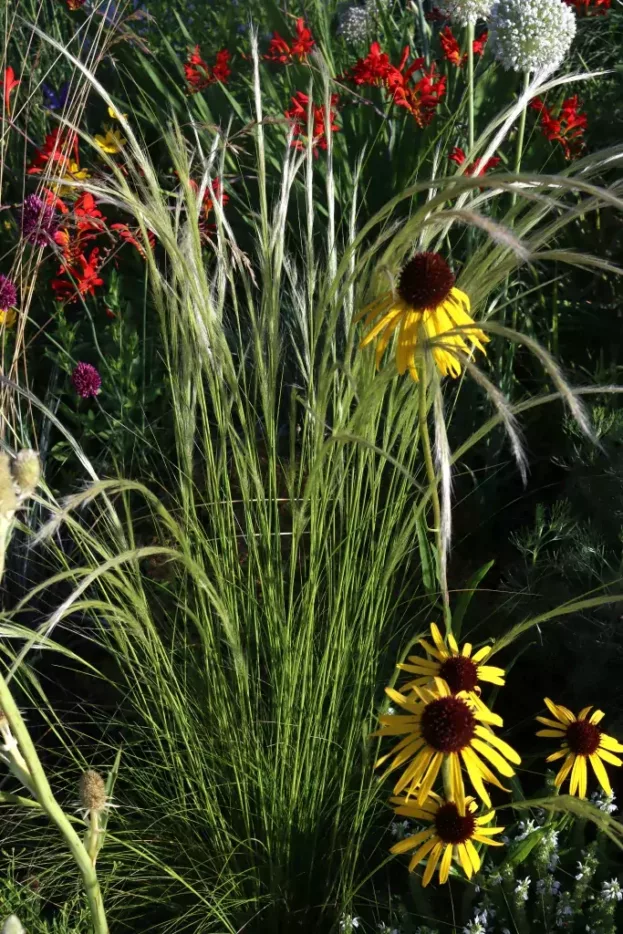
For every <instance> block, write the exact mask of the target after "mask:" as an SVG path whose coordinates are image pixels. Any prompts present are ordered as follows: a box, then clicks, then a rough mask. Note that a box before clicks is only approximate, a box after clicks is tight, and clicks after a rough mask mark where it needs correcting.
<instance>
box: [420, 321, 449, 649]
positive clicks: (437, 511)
mask: <svg viewBox="0 0 623 934" xmlns="http://www.w3.org/2000/svg"><path fill="white" fill-rule="evenodd" d="M422 337H423V352H422V354H421V356H420V359H419V360H418V365H419V367H420V382H419V386H418V422H419V432H420V441H421V443H422V455H423V457H424V466H425V467H426V477H427V480H428V488H429V490H430V498H431V503H432V507H433V525H434V527H433V529H432V531H433V532H434V533H435V542H436V546H437V576H438V578H439V586H440V587H441V593H442V598H443V615H444V621H445V624H446V632H452V618H451V615H450V596H449V594H448V581H447V577H446V561H445V557H444V556H445V553H446V549H447V543H446V542H444V541H443V535H442V524H441V502H440V500H439V490H438V488H437V473H436V471H435V465H434V463H433V452H432V448H431V443H430V434H429V431H428V404H427V403H428V398H427V396H428V393H427V389H428V382H429V379H428V367H427V360H426V354H427V351H426V349H425V348H426V344H425V340H426V338H425V336H424V335H423V336H422Z"/></svg>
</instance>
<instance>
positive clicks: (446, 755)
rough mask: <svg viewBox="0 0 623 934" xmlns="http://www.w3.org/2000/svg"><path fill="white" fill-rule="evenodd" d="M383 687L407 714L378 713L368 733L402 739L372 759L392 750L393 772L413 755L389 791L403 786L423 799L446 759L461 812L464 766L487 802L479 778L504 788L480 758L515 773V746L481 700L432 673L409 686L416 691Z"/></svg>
mask: <svg viewBox="0 0 623 934" xmlns="http://www.w3.org/2000/svg"><path fill="white" fill-rule="evenodd" d="M385 692H386V694H387V695H388V696H389V697H390V698H391V699H392V701H394V703H396V704H398V705H399V706H400V707H402V708H403V709H404V710H405V711H406V716H405V715H404V714H383V715H382V716H381V717H379V720H380V722H381V728H380V729H379V730H378V731H377V732H376V733H373V734H372V735H373V736H402V737H403V739H401V740H400V742H399V743H397V745H396V746H394V748H393V749H392V750H391V751H390V752H389V753H387V755H385V756H382V757H381V758H380V759H379V760H378V762H377V763H376V765H377V766H380V765H382V764H383V763H384V762H386V761H387V760H388V759H390V758H392V756H393V762H392V764H391V766H390V768H389V771H390V772H393V771H394V769H398V768H400V767H401V766H404V765H405V764H406V763H407V762H409V760H410V759H412V760H413V761H412V762H411V763H410V764H409V765H408V767H407V768H405V770H404V772H403V774H402V776H401V778H400V779H399V781H398V782H397V783H396V785H395V787H394V794H396V795H398V794H400V793H401V792H402V791H404V790H405V789H406V790H407V797H414V798H415V799H416V801H417V804H418V805H422V804H423V803H424V802H425V801H426V799H427V798H428V796H429V795H430V793H431V790H432V788H433V785H434V784H435V781H436V780H437V777H438V775H439V772H440V770H441V767H442V765H443V764H444V762H445V761H446V760H448V766H447V767H448V775H449V788H450V797H451V798H452V800H453V801H456V804H457V806H458V808H459V810H460V812H461V813H462V814H464V813H465V786H464V784H463V774H462V769H463V767H465V769H466V770H467V775H468V778H469V780H470V782H471V783H472V785H473V786H474V789H475V790H476V793H477V794H478V796H479V797H480V798H481V799H482V800H483V801H484V802H485V804H486V805H487V806H488V807H490V806H491V799H490V798H489V795H488V793H487V791H486V789H485V786H484V782H490V783H491V784H493V785H496V786H497V787H498V788H501V789H502V790H503V791H507V790H508V789H506V788H504V786H503V785H502V784H501V783H500V781H499V779H498V778H497V777H496V775H494V773H493V772H492V771H491V769H490V768H489V766H488V765H487V764H486V763H485V762H484V761H483V759H482V758H481V756H484V758H485V759H486V760H488V762H490V763H491V765H493V766H494V767H495V768H496V769H497V771H498V772H499V773H500V774H501V775H504V776H506V777H507V778H510V777H511V776H513V775H514V774H515V772H514V770H513V768H512V767H511V765H510V764H509V763H510V762H512V763H514V764H515V765H519V763H520V762H521V759H520V757H519V756H518V755H517V753H516V752H515V750H514V749H513V748H512V747H511V746H509V745H508V743H506V742H504V740H503V739H500V738H499V737H498V736H496V735H495V733H494V732H493V730H492V729H491V727H492V726H502V725H503V722H502V719H501V717H499V716H498V715H497V714H494V713H491V711H490V710H487V708H486V707H484V705H479V706H477V705H476V704H475V703H474V701H473V700H472V699H471V698H470V696H469V694H467V692H465V691H463V692H461V693H460V694H453V693H452V692H451V691H450V688H449V687H448V685H447V684H446V682H445V681H443V680H442V679H441V678H435V679H434V687H433V688H432V689H431V688H430V687H416V688H414V694H415V697H413V695H411V696H409V697H405V695H404V694H401V693H399V692H398V691H395V690H394V689H393V688H385ZM507 760H508V761H507Z"/></svg>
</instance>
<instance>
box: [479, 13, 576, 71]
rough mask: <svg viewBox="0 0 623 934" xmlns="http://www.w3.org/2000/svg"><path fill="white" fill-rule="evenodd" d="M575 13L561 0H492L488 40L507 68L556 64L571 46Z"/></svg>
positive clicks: (525, 69)
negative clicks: (493, 1)
mask: <svg viewBox="0 0 623 934" xmlns="http://www.w3.org/2000/svg"><path fill="white" fill-rule="evenodd" d="M575 30H576V19H575V13H574V12H573V10H572V8H571V7H569V6H566V5H565V4H564V3H561V0H495V3H494V4H493V6H492V8H491V19H490V23H489V42H490V45H491V49H492V51H493V54H494V55H495V57H496V58H497V60H498V61H499V62H500V63H501V64H502V65H503V67H504V68H506V70H507V71H509V70H511V69H512V70H513V71H522V72H530V71H540V70H541V69H544V68H548V69H554V68H557V67H558V66H559V65H560V63H561V62H562V61H563V59H564V57H565V56H566V54H567V52H568V51H569V49H570V47H571V43H572V42H573V38H574V36H575Z"/></svg>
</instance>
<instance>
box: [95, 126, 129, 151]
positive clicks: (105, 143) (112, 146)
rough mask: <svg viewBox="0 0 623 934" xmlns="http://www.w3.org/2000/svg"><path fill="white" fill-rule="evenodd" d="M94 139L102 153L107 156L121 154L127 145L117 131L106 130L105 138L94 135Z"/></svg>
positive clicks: (98, 134)
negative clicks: (105, 153)
mask: <svg viewBox="0 0 623 934" xmlns="http://www.w3.org/2000/svg"><path fill="white" fill-rule="evenodd" d="M94 138H95V142H96V143H97V145H98V146H99V148H100V149H101V150H102V152H107V153H108V154H109V155H115V154H116V153H118V152H121V150H122V149H123V147H124V146H125V144H126V143H127V139H126V138H125V137H124V136H122V135H121V133H120V132H119V130H107V131H106V136H102V134H101V133H96V134H95V137H94Z"/></svg>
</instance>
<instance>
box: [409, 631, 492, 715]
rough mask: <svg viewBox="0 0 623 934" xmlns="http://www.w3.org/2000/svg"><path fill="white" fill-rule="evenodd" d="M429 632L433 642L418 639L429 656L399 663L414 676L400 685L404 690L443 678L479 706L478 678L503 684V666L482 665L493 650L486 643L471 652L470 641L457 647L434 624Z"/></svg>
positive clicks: (449, 634) (416, 657)
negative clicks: (465, 692) (465, 693)
mask: <svg viewBox="0 0 623 934" xmlns="http://www.w3.org/2000/svg"><path fill="white" fill-rule="evenodd" d="M430 634H431V636H432V640H433V643H434V644H433V645H431V644H430V642H428V641H427V640H426V639H420V640H419V643H420V645H421V646H422V648H423V649H424V651H425V652H426V654H427V655H428V656H430V658H421V657H420V656H418V655H409V657H408V661H407V662H402V663H400V664H399V665H398V667H399V668H401V669H402V670H403V671H408V672H410V673H411V674H414V675H416V677H415V678H414V680H413V681H409V682H408V683H407V684H405V685H404V686H403V688H402V690H403V691H405V690H410V689H414V688H416V687H423V686H424V685H426V684H429V683H430V681H431V680H432V679H433V678H442V679H443V680H444V681H445V682H446V684H447V685H448V687H449V688H450V691H451V692H452V693H453V694H460V692H461V691H467V693H468V694H469V696H470V698H471V699H472V700H473V701H474V703H475V704H476V705H477V706H478V705H479V704H482V701H481V700H480V686H479V685H480V682H481V681H488V682H489V683H490V684H497V685H499V686H502V685H504V684H505V681H504V675H505V671H504V669H503V668H496V667H495V666H494V665H484V664H482V663H483V662H484V661H485V659H486V658H487V656H488V655H490V654H491V652H492V651H493V646H491V645H486V646H484V647H483V648H481V649H478V651H477V652H474V654H473V655H472V645H471V643H470V642H466V643H465V644H464V645H463V647H462V648H461V649H460V648H459V646H458V644H457V641H456V639H455V638H454V636H453V635H452V633H451V632H450V633H448V635H447V636H446V639H445V640H444V638H443V636H442V635H441V632H440V630H439V627H438V626H437V624H436V623H431V624H430ZM483 706H484V705H483Z"/></svg>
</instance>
